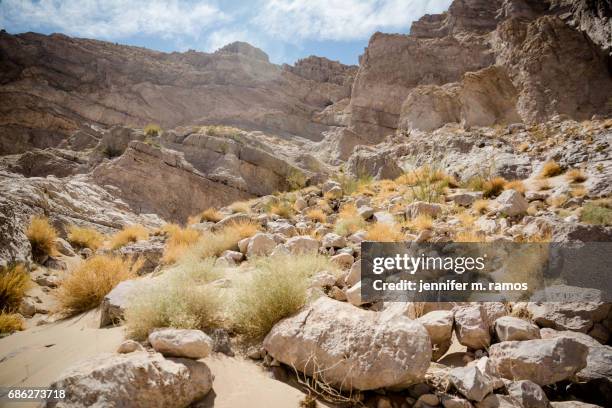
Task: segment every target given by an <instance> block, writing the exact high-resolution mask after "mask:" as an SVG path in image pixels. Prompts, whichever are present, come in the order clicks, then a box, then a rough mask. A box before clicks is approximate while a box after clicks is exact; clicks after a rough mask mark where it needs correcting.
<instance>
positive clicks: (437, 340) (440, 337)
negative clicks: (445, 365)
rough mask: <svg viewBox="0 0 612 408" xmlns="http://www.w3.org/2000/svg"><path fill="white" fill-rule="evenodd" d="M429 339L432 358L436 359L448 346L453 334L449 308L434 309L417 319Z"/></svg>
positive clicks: (452, 319)
mask: <svg viewBox="0 0 612 408" xmlns="http://www.w3.org/2000/svg"><path fill="white" fill-rule="evenodd" d="M417 322H419V323H421V324H422V325H423V326H424V327H425V329H426V330H427V333H428V334H429V338H430V339H431V346H432V357H431V358H432V359H433V361H436V360H438V359H439V358H440V357H442V356H443V355H444V354H445V353H446V352H447V351H448V349H449V348H450V345H451V339H452V335H453V322H454V317H453V312H451V311H450V310H435V311H432V312H429V313H427V314H425V315H423V316H421V317H419V318H418V319H417Z"/></svg>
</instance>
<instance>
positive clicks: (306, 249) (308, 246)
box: [285, 235, 319, 254]
mask: <svg viewBox="0 0 612 408" xmlns="http://www.w3.org/2000/svg"><path fill="white" fill-rule="evenodd" d="M285 246H286V247H287V249H288V250H289V252H291V253H292V254H314V253H316V252H317V251H318V250H319V241H317V240H316V239H314V238H311V237H309V236H307V235H299V236H297V237H292V238H289V239H288V240H287V242H286V243H285Z"/></svg>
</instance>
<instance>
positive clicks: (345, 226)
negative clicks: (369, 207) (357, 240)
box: [334, 204, 366, 236]
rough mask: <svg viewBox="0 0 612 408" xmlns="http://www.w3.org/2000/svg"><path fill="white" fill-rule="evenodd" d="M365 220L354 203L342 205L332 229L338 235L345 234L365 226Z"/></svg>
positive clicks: (352, 232)
mask: <svg viewBox="0 0 612 408" xmlns="http://www.w3.org/2000/svg"><path fill="white" fill-rule="evenodd" d="M365 226H366V222H365V221H364V220H363V218H362V217H361V215H359V212H358V211H357V207H356V206H355V205H354V204H346V205H344V206H342V208H341V209H340V212H339V213H338V219H337V220H336V225H335V227H334V231H335V232H336V234H338V235H342V236H346V235H350V234H354V233H355V232H357V231H359V230H361V229H363V228H365Z"/></svg>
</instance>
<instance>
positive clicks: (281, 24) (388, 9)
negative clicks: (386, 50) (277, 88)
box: [254, 0, 451, 42]
mask: <svg viewBox="0 0 612 408" xmlns="http://www.w3.org/2000/svg"><path fill="white" fill-rule="evenodd" d="M264 3H265V4H263V6H262V7H261V8H260V12H259V13H258V14H257V16H255V18H254V22H255V23H256V24H257V25H258V26H259V27H261V28H262V29H263V30H265V31H266V33H267V34H269V35H271V36H274V37H277V38H281V39H283V40H285V41H289V42H299V41H300V40H334V41H350V40H357V39H364V38H367V37H369V36H370V35H372V33H373V32H375V31H377V30H381V31H393V30H395V31H401V32H407V31H408V29H409V27H410V23H411V22H412V21H414V20H416V19H418V18H419V17H421V16H422V15H424V14H426V13H440V12H442V11H444V10H446V9H447V8H448V5H449V4H450V3H451V0H378V1H377V0H267V1H265V2H264Z"/></svg>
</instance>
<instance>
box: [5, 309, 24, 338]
mask: <svg viewBox="0 0 612 408" xmlns="http://www.w3.org/2000/svg"><path fill="white" fill-rule="evenodd" d="M23 329H24V324H23V317H21V315H20V314H19V313H4V312H1V313H0V333H1V334H8V333H13V332H16V331H19V330H23Z"/></svg>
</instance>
